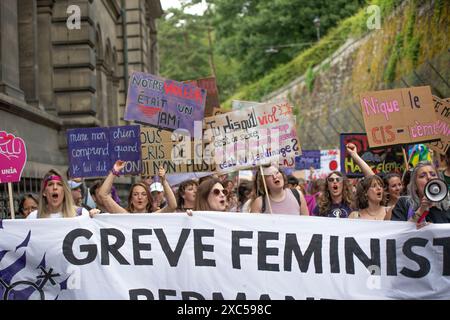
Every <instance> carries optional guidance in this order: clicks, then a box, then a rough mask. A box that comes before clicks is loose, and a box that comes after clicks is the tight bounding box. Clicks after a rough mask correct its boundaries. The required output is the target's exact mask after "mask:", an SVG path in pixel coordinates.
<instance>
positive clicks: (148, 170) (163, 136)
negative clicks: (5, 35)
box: [141, 127, 215, 176]
mask: <svg viewBox="0 0 450 320" xmlns="http://www.w3.org/2000/svg"><path fill="white" fill-rule="evenodd" d="M201 147H202V145H201V144H200V145H198V146H197V148H196V147H195V143H194V142H192V141H190V139H189V134H188V133H187V132H184V133H183V132H180V131H178V130H177V131H175V132H170V131H167V130H162V129H157V128H150V127H141V150H142V166H143V171H142V174H143V175H144V176H152V175H157V174H158V169H159V167H160V166H162V167H163V168H164V169H165V170H166V173H167V174H174V173H189V172H210V171H214V170H215V166H214V164H210V163H209V161H206V160H205V159H203V158H202V148H201Z"/></svg>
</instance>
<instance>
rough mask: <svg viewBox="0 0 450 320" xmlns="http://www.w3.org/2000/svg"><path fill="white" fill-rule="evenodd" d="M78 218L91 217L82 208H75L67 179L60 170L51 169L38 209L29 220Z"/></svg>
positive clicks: (45, 177)
mask: <svg viewBox="0 0 450 320" xmlns="http://www.w3.org/2000/svg"><path fill="white" fill-rule="evenodd" d="M77 216H85V217H89V212H88V211H87V210H86V209H84V208H82V207H77V206H75V203H74V201H73V198H72V193H71V192H70V189H69V186H68V184H67V181H66V179H64V178H63V176H62V175H61V173H60V172H59V171H58V170H55V169H51V170H50V171H48V172H47V173H46V174H45V176H44V179H43V181H42V188H41V192H40V193H39V200H38V209H37V210H34V211H32V212H31V213H30V214H29V215H28V216H27V219H36V218H73V217H77Z"/></svg>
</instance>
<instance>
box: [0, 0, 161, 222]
mask: <svg viewBox="0 0 450 320" xmlns="http://www.w3.org/2000/svg"><path fill="white" fill-rule="evenodd" d="M71 5H76V6H78V7H79V8H80V13H81V25H80V26H81V28H80V29H69V28H68V26H67V21H68V18H69V16H70V15H71V14H72V13H73V12H68V8H69V6H71ZM123 13H126V17H127V18H128V19H125V20H126V24H125V28H126V31H127V35H128V36H127V37H125V38H124V37H123V26H124V24H123V21H125V20H124V19H123ZM162 13H163V12H162V8H161V3H160V0H126V1H123V0H7V1H0V131H6V132H9V133H13V134H14V135H16V136H19V137H21V138H23V139H24V140H25V143H26V145H27V148H28V159H27V164H26V166H25V170H24V173H23V177H24V178H25V179H34V180H37V179H40V178H42V176H43V174H44V173H45V172H47V171H48V169H49V168H50V167H55V168H57V169H59V170H60V171H62V172H65V171H66V168H67V165H68V160H67V143H66V130H67V129H69V128H79V127H91V126H114V125H123V124H125V123H124V121H123V120H122V119H121V118H123V112H124V108H125V102H126V93H127V90H126V83H127V78H128V74H129V72H130V71H131V70H139V71H143V72H149V73H154V74H155V73H157V72H158V65H157V62H158V58H157V55H158V52H157V37H156V36H157V33H156V24H155V20H156V19H157V18H159V17H161V15H162ZM124 42H127V43H128V51H124V47H125V45H124ZM127 57H128V59H127ZM125 61H128V69H127V70H125V66H126V64H125V63H124V62H125ZM129 180H130V179H127V180H126V181H127V182H130V181H129ZM124 181H125V180H123V181H122V182H124ZM22 182H23V181H21V183H20V184H14V190H15V192H16V193H20V190H27V189H26V188H25V189H23V188H22V189H21V186H22V184H23V185H25V182H23V183H22ZM34 182H36V181H33V183H34ZM37 184H39V183H37ZM28 190H29V189H28ZM17 199H18V197H17ZM4 203H5V194H4V192H3V189H2V188H0V218H1V216H2V212H3V210H4Z"/></svg>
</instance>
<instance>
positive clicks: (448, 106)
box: [428, 96, 450, 155]
mask: <svg viewBox="0 0 450 320" xmlns="http://www.w3.org/2000/svg"><path fill="white" fill-rule="evenodd" d="M433 103H434V111H435V112H436V115H437V117H438V127H439V128H440V130H439V131H440V133H441V140H440V141H436V142H431V143H429V144H428V145H429V147H430V148H431V149H433V150H434V151H436V152H438V153H440V154H442V155H445V153H446V152H447V150H448V148H449V147H450V102H449V101H448V99H446V100H444V99H440V98H438V97H436V96H433Z"/></svg>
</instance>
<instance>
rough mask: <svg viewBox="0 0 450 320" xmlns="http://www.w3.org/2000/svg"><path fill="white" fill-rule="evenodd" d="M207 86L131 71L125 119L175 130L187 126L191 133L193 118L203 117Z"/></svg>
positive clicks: (200, 118) (195, 119)
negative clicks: (201, 86) (204, 87)
mask: <svg viewBox="0 0 450 320" xmlns="http://www.w3.org/2000/svg"><path fill="white" fill-rule="evenodd" d="M205 101H206V90H205V89H201V88H199V87H196V86H193V85H191V84H188V83H182V82H177V81H173V80H167V79H164V78H160V77H157V76H154V75H151V74H147V73H142V72H133V73H132V75H131V77H130V81H129V85H128V96H127V107H126V110H125V114H124V119H125V120H127V121H130V120H135V121H139V122H143V123H147V124H149V125H151V126H154V127H158V128H164V129H169V130H175V129H178V128H182V129H186V130H188V131H189V132H190V133H191V136H194V122H195V121H202V120H203V118H204V112H205Z"/></svg>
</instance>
